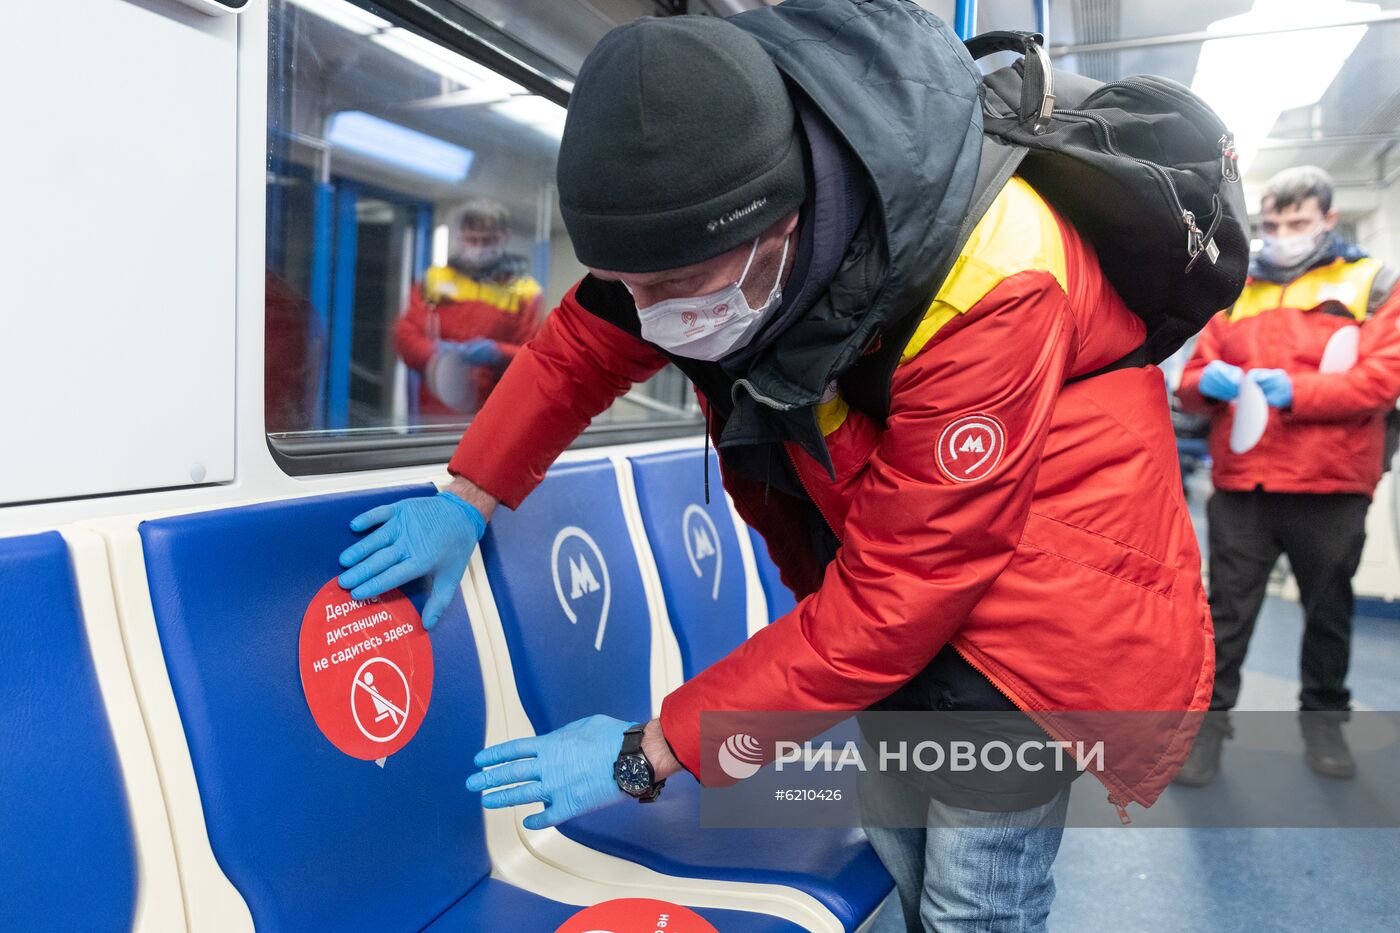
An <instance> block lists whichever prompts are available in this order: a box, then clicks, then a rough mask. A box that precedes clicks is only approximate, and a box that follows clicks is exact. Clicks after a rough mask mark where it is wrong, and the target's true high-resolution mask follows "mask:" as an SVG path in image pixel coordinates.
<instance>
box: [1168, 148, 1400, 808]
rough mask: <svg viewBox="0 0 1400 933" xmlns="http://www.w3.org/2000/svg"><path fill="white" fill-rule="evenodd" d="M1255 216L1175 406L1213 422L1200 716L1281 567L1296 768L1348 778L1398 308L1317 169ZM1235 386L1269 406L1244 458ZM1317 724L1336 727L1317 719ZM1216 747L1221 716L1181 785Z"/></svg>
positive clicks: (1198, 778) (1397, 374)
mask: <svg viewBox="0 0 1400 933" xmlns="http://www.w3.org/2000/svg"><path fill="white" fill-rule="evenodd" d="M1260 207H1261V216H1260V227H1261V231H1262V233H1263V237H1264V248H1263V250H1262V251H1261V253H1260V255H1259V257H1258V258H1257V259H1256V260H1255V262H1254V265H1253V267H1252V268H1251V269H1250V278H1249V281H1248V283H1247V284H1246V285H1245V289H1244V292H1243V294H1241V295H1240V298H1239V300H1238V301H1237V302H1236V303H1235V306H1234V307H1233V308H1231V309H1229V310H1228V311H1222V312H1221V313H1220V314H1218V315H1216V316H1215V317H1214V318H1213V319H1212V320H1211V322H1210V323H1209V324H1207V325H1206V328H1205V330H1204V331H1203V332H1202V334H1201V339H1200V341H1199V342H1198V343H1197V345H1196V350H1195V353H1194V355H1193V356H1192V358H1191V360H1190V362H1188V363H1187V364H1186V369H1185V370H1184V371H1183V373H1182V378H1181V385H1180V387H1179V388H1178V390H1177V397H1178V398H1179V399H1180V400H1181V402H1182V406H1183V407H1184V408H1186V409H1188V410H1192V411H1199V412H1204V413H1207V414H1210V415H1211V416H1212V422H1211V433H1210V452H1211V458H1212V459H1213V461H1214V468H1213V472H1212V479H1213V480H1214V484H1215V489H1216V492H1215V494H1214V495H1213V496H1212V497H1211V500H1210V503H1209V505H1208V506H1207V513H1208V517H1209V520H1210V532H1209V534H1210V606H1211V614H1212V616H1213V617H1214V619H1215V652H1216V673H1215V688H1214V691H1213V693H1212V695H1211V709H1212V710H1216V711H1221V712H1222V713H1223V712H1224V711H1227V710H1230V709H1232V708H1233V707H1234V705H1235V702H1236V700H1237V699H1238V697H1239V691H1240V665H1241V663H1242V662H1243V661H1244V656H1245V651H1246V650H1247V649H1248V647H1249V638H1250V635H1251V633H1252V632H1253V631H1254V622H1255V618H1256V617H1257V616H1258V614H1259V607H1260V605H1261V604H1262V602H1263V600H1264V591H1265V587H1266V585H1267V584H1268V580H1269V573H1270V571H1271V570H1272V569H1273V566H1274V564H1275V563H1276V562H1277V560H1278V556H1279V554H1280V553H1284V554H1287V555H1288V563H1289V566H1290V567H1291V568H1292V570H1293V574H1294V576H1295V577H1296V578H1297V580H1298V588H1299V590H1300V591H1301V593H1302V598H1303V610H1304V613H1305V616H1306V622H1305V627H1304V630H1303V648H1302V691H1301V693H1300V694H1299V697H1298V699H1299V705H1300V707H1301V709H1302V710H1304V711H1305V713H1308V714H1309V715H1305V716H1303V717H1301V724H1302V730H1303V737H1304V740H1305V744H1306V747H1307V762H1308V764H1309V765H1310V766H1311V767H1312V769H1313V770H1314V771H1316V772H1318V773H1319V774H1323V775H1326V776H1329V777H1337V778H1349V777H1351V776H1352V775H1353V774H1355V771H1356V765H1355V763H1354V761H1353V759H1352V757H1351V753H1350V751H1349V750H1348V748H1347V745H1346V741H1345V739H1344V738H1343V736H1342V729H1341V724H1342V721H1343V720H1344V718H1345V714H1346V711H1347V710H1349V709H1350V707H1351V694H1350V691H1348V690H1347V687H1346V675H1347V667H1348V665H1349V663H1350V658H1351V616H1352V591H1351V578H1352V575H1353V574H1355V573H1356V567H1357V564H1358V563H1359V562H1360V560H1361V547H1362V544H1363V543H1364V541H1365V538H1366V510H1367V508H1368V507H1369V506H1370V503H1371V495H1372V493H1373V492H1374V490H1375V488H1376V483H1377V482H1378V481H1379V480H1380V477H1381V471H1382V467H1383V464H1384V460H1385V455H1384V450H1383V449H1384V447H1385V435H1386V430H1385V422H1386V416H1387V413H1388V412H1391V411H1393V410H1394V409H1395V399H1396V396H1397V395H1400V328H1397V324H1400V294H1398V293H1396V291H1395V286H1396V279H1397V275H1396V273H1395V271H1394V270H1391V269H1387V268H1385V267H1384V266H1382V265H1381V264H1380V263H1378V262H1376V261H1375V260H1374V259H1371V258H1369V257H1367V256H1366V255H1365V254H1364V253H1362V252H1361V251H1360V250H1358V249H1357V248H1356V247H1355V246H1353V245H1351V244H1349V243H1347V242H1345V241H1344V240H1342V239H1341V238H1340V237H1339V236H1338V235H1337V234H1336V232H1335V228H1336V225H1337V212H1336V210H1334V209H1333V208H1332V180H1331V179H1330V178H1329V177H1328V176H1327V174H1326V173H1325V172H1323V171H1322V170H1321V169H1318V168H1313V167H1311V166H1304V167H1301V168H1295V169H1290V170H1288V171H1285V172H1282V173H1280V174H1279V175H1277V176H1275V177H1274V179H1273V180H1272V181H1271V182H1270V183H1269V187H1268V189H1267V191H1266V193H1265V194H1264V197H1263V199H1262V201H1261V204H1260ZM1246 380H1248V381H1250V382H1252V383H1254V385H1256V386H1257V387H1258V388H1259V390H1260V391H1261V393H1262V395H1263V397H1264V399H1265V401H1266V402H1267V405H1268V409H1267V413H1268V421H1267V426H1266V427H1265V428H1264V433H1263V435H1262V436H1261V437H1259V438H1258V440H1257V443H1254V445H1253V446H1252V447H1249V448H1248V449H1245V444H1246V439H1244V438H1241V437H1240V435H1239V432H1236V436H1235V438H1234V440H1233V443H1232V438H1231V434H1232V431H1234V430H1235V428H1236V425H1235V419H1236V410H1237V409H1236V406H1235V405H1231V404H1230V403H1231V402H1232V401H1235V400H1236V399H1237V398H1238V397H1239V395H1240V391H1241V388H1242V386H1243V384H1244V382H1245V381H1246ZM1241 427H1243V425H1241ZM1324 712H1326V713H1336V714H1338V715H1336V716H1330V715H1316V714H1320V713H1324ZM1229 732H1230V726H1229V719H1228V717H1227V716H1225V715H1221V716H1219V717H1208V719H1207V721H1206V722H1205V724H1204V725H1203V727H1202V729H1201V733H1200V737H1199V738H1198V739H1197V741H1196V744H1195V747H1194V748H1193V750H1192V752H1191V758H1190V760H1189V761H1188V763H1187V764H1186V766H1185V767H1184V768H1183V769H1182V771H1181V773H1180V775H1178V777H1177V780H1178V782H1180V783H1183V784H1189V785H1194V786H1199V785H1202V784H1206V783H1207V782H1209V781H1210V780H1211V779H1212V778H1213V777H1214V776H1215V773H1216V771H1217V769H1218V767H1219V762H1220V749H1221V745H1222V743H1223V742H1224V740H1225V738H1226V736H1227V735H1228V734H1229Z"/></svg>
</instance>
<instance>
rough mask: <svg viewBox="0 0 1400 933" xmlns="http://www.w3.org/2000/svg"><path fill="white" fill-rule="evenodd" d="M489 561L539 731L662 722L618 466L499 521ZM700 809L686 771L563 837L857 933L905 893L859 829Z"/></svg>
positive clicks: (555, 484) (565, 470)
mask: <svg viewBox="0 0 1400 933" xmlns="http://www.w3.org/2000/svg"><path fill="white" fill-rule="evenodd" d="M679 544H680V542H679V541H672V542H670V545H671V546H677V545H679ZM666 546H667V543H666V542H665V539H663V541H662V542H654V543H653V549H654V550H660V549H662V548H664V547H666ZM482 557H483V560H484V562H485V565H486V570H487V575H488V577H489V579H490V582H491V588H492V593H493V596H494V598H495V602H496V606H497V608H498V610H499V613H500V616H501V626H502V629H503V630H504V633H505V637H506V643H507V646H508V648H509V650H510V654H511V659H512V666H513V668H514V671H515V679H516V685H517V688H518V691H519V694H520V699H521V704H522V706H523V707H524V710H525V712H526V714H527V715H528V716H529V718H530V722H531V724H532V725H533V726H534V728H535V730H536V732H538V733H545V732H548V731H551V730H553V729H556V728H558V727H560V726H563V725H565V724H566V723H569V722H571V721H573V720H574V719H578V718H580V717H582V716H587V715H589V714H592V713H608V714H610V715H613V716H617V717H619V718H622V719H628V720H632V721H638V722H640V721H645V720H646V719H648V718H649V717H650V715H651V712H650V710H651V703H650V686H649V685H650V661H649V658H650V649H651V613H650V611H649V609H648V606H647V603H646V598H645V593H644V590H643V586H642V580H641V571H640V570H639V568H638V566H637V558H636V552H635V551H634V550H633V547H632V542H631V539H630V537H629V535H628V532H627V527H626V521H625V518H624V513H623V509H622V502H621V499H620V498H619V495H618V491H617V484H616V476H615V473H614V469H613V466H612V464H611V463H610V462H607V461H597V462H589V463H581V464H569V465H565V466H557V467H555V468H554V469H553V470H551V471H550V473H549V476H548V477H547V478H546V479H545V481H544V483H542V484H541V485H540V487H539V488H538V489H536V490H535V492H534V493H532V494H531V496H530V498H528V499H527V500H526V501H525V502H524V503H523V504H522V505H521V507H520V509H518V510H517V511H515V512H510V513H506V512H498V513H497V515H496V517H495V518H494V520H493V521H492V523H491V529H490V530H489V531H488V532H487V535H486V538H485V540H484V541H483V544H482ZM594 584H596V587H595V586H594ZM699 814H700V800H699V786H698V785H697V784H696V783H695V782H694V781H693V780H691V779H690V778H688V777H686V776H684V775H682V776H679V777H678V778H676V779H675V780H673V781H672V782H671V783H670V784H668V785H667V787H666V790H665V792H664V793H663V794H662V796H661V799H660V800H659V801H658V802H657V803H655V804H651V805H648V806H646V807H641V806H635V805H632V806H626V805H624V806H618V807H610V808H607V809H604V810H600V811H597V812H595V813H591V814H586V815H585V816H582V817H579V818H578V819H575V820H571V821H570V822H568V823H565V824H564V825H562V826H561V827H560V832H562V833H563V834H564V835H565V836H568V837H569V838H571V839H573V840H575V841H576V842H579V843H580V844H582V845H585V846H588V847H589V848H592V849H595V850H598V851H600V852H604V853H607V854H609V855H614V856H617V857H619V858H623V859H626V860H628V861H632V862H636V863H639V864H642V865H646V866H647V867H649V868H652V869H654V870H656V871H660V872H663V873H666V874H671V875H677V876H681V877H688V878H703V879H713V880H721V881H744V882H752V883H766V884H777V885H786V886H789V887H791V888H795V889H798V890H801V891H805V892H806V893H808V894H810V895H811V896H812V897H814V898H816V899H817V900H818V901H820V902H822V903H823V904H824V905H826V907H827V908H828V909H829V910H830V911H831V913H832V914H833V915H834V916H835V917H836V918H837V919H838V920H840V921H841V922H842V923H843V924H844V925H845V927H846V928H847V929H854V928H855V927H856V926H858V925H859V924H860V923H861V922H862V921H863V920H864V919H865V918H866V917H867V916H869V915H870V914H871V913H872V912H873V911H874V910H875V908H876V907H877V906H878V905H879V903H880V901H881V900H882V899H883V898H884V896H885V895H886V894H887V893H888V892H889V890H890V888H891V887H892V882H891V881H890V877H889V875H888V874H887V873H886V872H885V869H884V867H883V866H882V865H881V864H880V862H879V859H878V858H877V857H876V856H875V854H874V852H873V850H871V848H870V846H869V844H868V843H866V841H865V837H864V834H863V833H861V832H860V831H859V830H855V829H834V830H833V829H810V830H762V831H757V830H724V829H703V828H701V827H700V816H699Z"/></svg>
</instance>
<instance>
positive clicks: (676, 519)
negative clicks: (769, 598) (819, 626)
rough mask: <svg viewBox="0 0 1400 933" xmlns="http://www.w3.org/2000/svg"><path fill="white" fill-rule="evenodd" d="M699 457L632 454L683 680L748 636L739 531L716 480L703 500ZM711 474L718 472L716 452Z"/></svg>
mask: <svg viewBox="0 0 1400 933" xmlns="http://www.w3.org/2000/svg"><path fill="white" fill-rule="evenodd" d="M702 456H703V454H702V453H701V452H700V451H698V450H675V451H669V452H667V453H660V454H651V455H649V456H644V457H634V458H632V476H633V478H634V481H635V484H636V488H637V503H638V505H640V506H641V513H642V525H643V526H644V527H645V528H646V534H647V540H648V541H650V542H651V546H652V555H653V556H654V557H655V558H656V569H657V572H658V573H659V574H660V576H661V588H662V591H663V592H664V593H665V597H666V613H667V615H668V616H669V617H670V619H671V627H672V628H673V629H674V630H675V633H676V641H677V642H679V643H680V649H681V664H682V666H683V669H684V672H685V677H686V679H687V680H688V679H690V678H691V677H693V676H695V674H696V673H697V672H699V671H702V670H704V669H705V668H707V667H709V666H710V665H711V664H713V663H715V662H716V661H718V660H719V659H720V658H722V657H724V656H725V655H726V654H728V653H729V652H730V651H731V650H733V648H734V646H735V645H737V644H739V643H740V642H742V641H743V640H744V639H745V638H747V637H748V603H747V600H746V595H747V594H746V586H745V579H744V565H743V564H742V563H741V562H740V561H739V536H738V535H737V534H736V533H735V530H734V520H733V518H732V517H731V516H730V513H729V504H728V503H727V502H726V500H725V498H724V493H723V492H721V491H720V490H719V489H718V486H717V485H716V488H715V491H714V494H713V495H712V496H711V497H710V502H709V504H708V505H707V504H706V503H705V494H704V488H703V486H702V484H701V476H702V461H701V457H702ZM710 473H711V475H712V476H715V477H718V476H719V460H718V458H717V457H715V456H714V455H713V454H711V455H710Z"/></svg>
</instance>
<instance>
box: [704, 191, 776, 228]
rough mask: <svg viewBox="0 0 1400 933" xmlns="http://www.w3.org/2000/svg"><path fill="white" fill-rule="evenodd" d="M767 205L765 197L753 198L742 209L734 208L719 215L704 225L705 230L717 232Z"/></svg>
mask: <svg viewBox="0 0 1400 933" xmlns="http://www.w3.org/2000/svg"><path fill="white" fill-rule="evenodd" d="M767 203H768V199H767V198H766V197H764V198H755V199H754V200H752V201H750V202H749V203H748V204H745V205H744V206H743V207H738V208H735V209H734V210H732V211H730V212H729V213H728V214H721V215H720V216H718V217H716V218H715V219H714V220H712V221H710V222H709V223H707V224H705V229H706V230H708V231H709V232H710V233H714V232H715V231H716V230H719V229H720V228H722V227H724V226H727V225H728V224H732V223H733V222H734V221H736V220H742V219H743V218H745V217H747V216H749V215H750V214H752V213H753V212H754V211H756V210H758V209H759V208H760V207H762V206H763V205H765V204H767Z"/></svg>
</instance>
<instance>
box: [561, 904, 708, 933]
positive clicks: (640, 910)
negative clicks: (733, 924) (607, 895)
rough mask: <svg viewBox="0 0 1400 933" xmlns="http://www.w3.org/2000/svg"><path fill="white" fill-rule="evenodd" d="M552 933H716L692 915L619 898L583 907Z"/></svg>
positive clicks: (676, 906)
mask: <svg viewBox="0 0 1400 933" xmlns="http://www.w3.org/2000/svg"><path fill="white" fill-rule="evenodd" d="M554 933H718V931H717V930H716V929H715V928H714V926H713V925H712V924H711V923H710V922H709V921H707V920H706V919H705V918H704V917H702V916H700V915H699V914H697V913H696V912H695V911H693V910H691V909H689V908H687V907H681V906H680V905H679V904H670V903H667V902H666V901H654V900H652V899H650V898H645V897H623V898H618V899H617V900H614V901H604V902H603V903H601V904H594V905H593V906H592V907H585V908H584V909H583V910H581V911H579V912H578V913H576V914H574V915H573V916H572V917H570V918H569V919H568V920H566V921H564V925H563V926H561V927H560V928H559V929H557V930H555V931H554Z"/></svg>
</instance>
